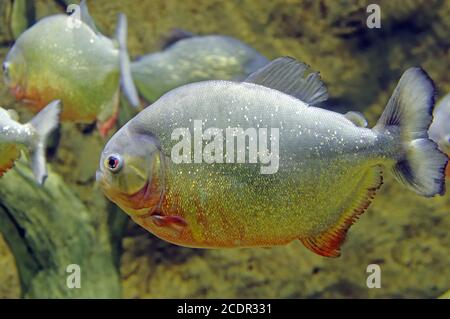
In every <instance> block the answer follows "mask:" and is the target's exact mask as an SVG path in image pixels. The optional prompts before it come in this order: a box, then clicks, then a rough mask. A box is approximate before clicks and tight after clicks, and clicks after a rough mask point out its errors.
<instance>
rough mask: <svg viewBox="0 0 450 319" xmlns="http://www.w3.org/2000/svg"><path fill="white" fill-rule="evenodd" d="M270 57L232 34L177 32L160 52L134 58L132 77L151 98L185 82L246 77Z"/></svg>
mask: <svg viewBox="0 0 450 319" xmlns="http://www.w3.org/2000/svg"><path fill="white" fill-rule="evenodd" d="M268 62H269V61H268V60H267V59H266V58H265V57H264V56H262V55H261V54H259V53H258V52H257V51H256V50H254V49H253V48H251V47H249V46H248V45H246V44H245V43H243V42H241V41H239V40H237V39H234V38H232V37H227V36H221V35H209V36H194V35H191V34H188V33H186V32H183V31H178V32H175V33H174V35H173V36H172V39H170V40H169V41H168V46H167V47H166V48H165V49H164V50H163V51H161V52H155V53H151V54H148V55H145V56H143V57H141V58H139V59H138V60H136V61H134V62H132V64H131V72H132V76H133V80H134V81H135V83H136V86H137V87H138V89H139V93H141V94H142V95H143V96H144V97H145V98H146V99H147V100H148V101H151V102H153V101H156V100H157V99H158V98H159V97H160V96H161V95H163V94H164V93H166V92H168V91H170V90H172V89H174V88H176V87H179V86H181V85H184V84H188V83H192V82H198V81H204V80H240V81H242V80H244V79H245V78H246V77H247V76H248V75H249V74H250V73H253V72H254V71H256V70H257V69H259V68H260V67H262V66H264V65H266V64H267V63H268Z"/></svg>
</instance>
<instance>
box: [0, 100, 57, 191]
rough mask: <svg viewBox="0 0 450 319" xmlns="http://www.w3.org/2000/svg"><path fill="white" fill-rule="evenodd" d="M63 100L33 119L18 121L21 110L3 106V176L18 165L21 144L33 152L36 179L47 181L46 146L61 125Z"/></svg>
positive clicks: (0, 125)
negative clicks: (24, 121) (22, 122)
mask: <svg viewBox="0 0 450 319" xmlns="http://www.w3.org/2000/svg"><path fill="white" fill-rule="evenodd" d="M60 104H61V103H60V101H53V102H51V103H50V104H49V105H47V106H46V107H45V108H43V109H42V110H41V111H40V112H39V113H38V114H37V115H36V116H35V117H33V118H32V119H31V121H30V122H28V123H26V124H20V123H19V122H17V118H18V116H17V113H15V112H14V111H13V110H5V109H3V108H1V107H0V154H1V155H0V177H1V176H3V174H4V173H5V172H6V171H8V170H9V169H11V168H12V167H13V166H14V162H15V161H16V160H17V159H19V157H20V149H21V147H26V148H28V149H29V151H30V153H31V168H32V170H33V174H34V176H35V179H36V182H37V183H39V184H41V185H42V184H43V183H44V181H45V179H46V177H47V168H46V161H45V146H46V142H47V138H48V136H49V134H50V133H51V132H52V131H53V130H54V129H55V128H56V127H57V126H58V123H59V114H60V111H61V105H60Z"/></svg>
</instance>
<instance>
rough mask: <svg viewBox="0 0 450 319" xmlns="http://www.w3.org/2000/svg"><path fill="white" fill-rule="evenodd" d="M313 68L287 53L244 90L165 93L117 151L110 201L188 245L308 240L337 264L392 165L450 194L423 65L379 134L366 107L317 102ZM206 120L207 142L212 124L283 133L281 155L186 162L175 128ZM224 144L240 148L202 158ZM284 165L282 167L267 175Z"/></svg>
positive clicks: (320, 92) (109, 154) (427, 189)
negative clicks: (433, 134) (431, 135)
mask: <svg viewBox="0 0 450 319" xmlns="http://www.w3.org/2000/svg"><path fill="white" fill-rule="evenodd" d="M307 70H308V67H307V66H306V65H305V64H303V63H299V62H297V61H295V60H294V59H291V58H279V59H276V60H274V61H273V62H271V63H270V64H268V65H267V66H265V67H263V68H261V69H260V70H258V71H256V72H255V73H253V74H252V75H250V76H249V77H248V78H247V79H246V80H245V81H244V82H241V83H240V82H230V81H204V82H198V83H193V84H188V85H185V86H182V87H179V88H177V89H175V90H173V91H171V92H169V93H167V94H165V95H164V96H162V97H161V98H160V99H159V100H158V101H156V102H155V103H154V104H153V105H152V107H151V108H146V109H144V110H143V111H142V112H140V113H139V114H138V115H137V116H136V117H134V118H133V119H132V120H130V121H129V122H128V123H127V124H126V125H125V126H123V127H122V128H121V129H120V130H119V131H118V132H116V134H115V135H114V136H113V137H112V138H111V139H110V140H109V142H108V143H107V145H106V146H105V148H104V150H103V152H102V155H101V159H100V165H99V169H98V171H97V181H98V182H99V184H100V186H101V187H102V189H103V191H104V193H105V195H106V196H107V197H108V198H109V199H110V200H111V201H113V202H115V203H116V204H117V205H119V206H120V207H121V208H122V209H123V210H124V211H125V212H127V213H128V214H129V215H130V216H131V218H132V219H133V220H134V221H135V222H136V223H138V224H139V225H141V226H142V227H144V228H145V229H147V230H148V231H150V232H152V233H153V234H155V235H156V236H158V237H160V238H162V239H164V240H167V241H169V242H171V243H175V244H178V245H182V246H188V247H199V248H220V247H252V246H258V247H268V246H274V245H283V244H287V243H289V242H291V241H293V240H295V239H299V240H300V241H301V242H302V243H303V244H304V245H305V246H306V247H307V248H309V249H310V250H312V251H314V252H315V253H317V254H319V255H322V256H327V257H337V256H339V255H340V246H341V244H342V243H343V241H344V239H345V236H346V233H347V231H348V230H349V228H350V226H351V225H352V224H353V223H354V222H355V221H356V220H357V219H358V217H359V215H361V214H362V213H363V212H364V211H365V210H366V209H367V207H368V206H369V205H370V203H371V201H372V199H373V198H374V196H375V194H376V192H377V190H378V189H379V188H380V186H381V184H382V171H383V169H384V168H385V169H388V170H390V171H391V172H392V173H393V174H394V176H395V177H396V179H397V180H398V181H399V182H400V183H402V184H404V185H405V186H406V187H407V188H409V189H411V190H412V191H414V192H416V193H417V194H419V195H422V196H426V197H432V196H435V195H442V194H444V193H445V183H444V182H445V181H444V169H445V166H446V164H447V157H446V156H445V154H443V153H442V152H441V151H439V149H438V147H437V145H436V144H435V143H434V142H433V141H432V140H430V139H428V134H427V131H428V127H429V125H430V123H431V119H432V117H431V111H430V110H432V109H433V107H434V93H435V90H434V86H433V84H432V81H431V80H430V78H429V77H428V75H427V74H426V73H425V72H424V71H423V70H422V69H420V68H411V69H408V70H407V71H406V72H405V73H404V74H403V75H402V77H401V78H400V81H399V83H398V85H397V87H396V88H395V90H394V93H393V94H392V97H391V98H390V100H389V101H388V103H387V106H386V109H385V110H384V112H383V114H382V115H381V117H380V119H379V120H378V123H377V124H376V125H375V127H373V128H371V129H370V128H366V127H365V126H366V125H367V122H366V121H365V119H364V118H363V117H362V115H360V114H358V113H356V112H351V113H347V114H346V115H342V114H340V113H336V112H332V111H329V110H325V109H321V108H318V107H314V106H313V105H317V103H319V102H322V101H324V100H326V98H327V95H328V94H327V90H326V87H325V85H324V84H323V83H322V81H321V80H320V76H319V74H318V73H316V72H312V73H309V72H308V73H309V74H308V75H307V76H305V73H306V71H307ZM196 119H197V120H201V123H206V124H205V125H203V124H202V129H201V130H200V131H201V132H200V133H201V134H202V135H203V134H204V133H203V126H205V127H204V129H205V130H206V129H208V128H214V129H219V131H220V130H221V129H222V130H226V128H242V129H243V130H245V129H249V128H265V129H267V130H269V129H272V128H274V129H278V130H279V137H278V138H277V137H276V136H275V137H274V136H272V135H271V138H270V143H271V147H270V152H271V154H272V155H274V154H275V156H270V158H271V161H270V162H267V161H265V162H263V161H260V163H258V162H256V163H235V162H234V161H233V160H234V156H235V155H234V154H235V153H236V154H239V153H240V152H243V153H244V155H245V156H247V155H246V154H245V153H246V152H247V149H246V148H245V147H244V148H242V149H239V148H236V149H237V151H236V150H235V147H234V146H235V145H234V144H231V145H232V146H231V147H230V150H231V152H232V153H231V154H232V156H228V151H230V150H228V147H227V154H226V155H227V156H226V155H224V158H219V160H217V159H216V158H215V159H214V161H212V162H211V161H210V160H209V162H206V161H205V159H204V158H202V159H203V160H200V161H199V162H195V161H193V160H192V158H189V156H186V158H187V160H183V161H182V162H178V161H174V160H173V157H172V155H173V151H174V149H175V147H176V146H177V145H179V143H181V142H183V143H184V142H185V141H184V139H183V141H181V142H180V141H179V140H177V136H178V135H179V134H178V133H177V134H175V139H174V132H177V131H176V130H179V129H180V128H184V129H185V130H186V129H187V130H188V132H189V134H188V133H184V134H185V135H186V136H189V137H191V136H194V139H195V136H196V131H197V134H199V133H198V131H199V130H198V126H197V129H196V127H195V120H196ZM355 123H356V124H355ZM205 132H206V131H205ZM268 136H269V135H268V133H266V137H268ZM216 138H217V139H218V141H221V140H220V138H222V143H220V142H219V145H222V147H223V145H227V144H228V142H229V141H228V139H226V141H225V140H224V137H223V135H222V136H220V134H217V135H212V136H211V137H210V139H209V140H208V141H209V143H208V144H207V145H206V146H205V147H204V149H203V145H202V144H200V147H201V149H200V151H201V153H200V157H202V156H203V155H202V154H203V153H204V152H206V149H207V147H209V148H210V147H211V145H215V144H214V143H215V141H216ZM225 138H227V137H225ZM232 139H233V140H234V137H232ZM244 140H245V137H244ZM189 141H190V140H189V139H188V142H189ZM274 141H275V142H276V144H275V143H274ZM259 142H260V137H258V143H259ZM191 143H194V144H193V145H194V146H193V145H192V144H191ZM191 143H187V144H186V146H185V151H186V150H187V152H188V153H187V154H191V147H192V148H193V152H192V153H194V155H195V153H196V152H197V151H196V149H195V145H197V144H198V143H197V142H195V141H194V142H191ZM195 143H197V144H195ZM255 143H256V142H255ZM267 143H269V142H268V141H267ZM272 143H274V144H272ZM249 145H250V144H249ZM275 145H277V146H275ZM266 146H267V144H266ZM197 147H198V146H197ZM219 149H221V147H220V146H219ZM275 151H277V152H275ZM177 152H178V151H177ZM211 152H212V151H211ZM216 152H219V151H218V149H217V148H215V149H214V154H215V155H217V154H216ZM267 152H268V150H267ZM178 153H179V152H178ZM218 154H219V155H222V153H221V152H219V153H218ZM258 154H265V155H264V156H265V157H267V156H268V154H267V153H266V151H264V150H263V152H262V153H260V150H259V149H258ZM184 155H185V154H183V155H182V156H184ZM249 155H250V153H249ZM258 156H261V155H258ZM244 158H246V157H244ZM225 159H226V160H227V161H225ZM229 159H232V161H231V162H229V161H228V160H229ZM266 159H267V158H266ZM272 161H273V162H275V163H277V167H276V170H275V171H274V172H272V173H271V174H265V173H264V174H262V173H261V172H262V171H261V170H262V169H263V168H267V167H266V166H267V164H272V163H273V162H272ZM263 164H264V165H263Z"/></svg>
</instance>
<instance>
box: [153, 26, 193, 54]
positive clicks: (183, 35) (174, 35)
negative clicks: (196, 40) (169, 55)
mask: <svg viewBox="0 0 450 319" xmlns="http://www.w3.org/2000/svg"><path fill="white" fill-rule="evenodd" d="M194 36H195V35H194V34H193V33H191V32H188V31H184V30H182V29H177V28H175V29H172V30H171V31H170V33H169V35H168V36H167V37H166V38H165V39H164V41H163V44H162V46H161V48H162V50H165V49H167V48H168V47H170V46H172V45H173V44H175V43H177V42H178V41H180V40H184V39H189V38H192V37H194Z"/></svg>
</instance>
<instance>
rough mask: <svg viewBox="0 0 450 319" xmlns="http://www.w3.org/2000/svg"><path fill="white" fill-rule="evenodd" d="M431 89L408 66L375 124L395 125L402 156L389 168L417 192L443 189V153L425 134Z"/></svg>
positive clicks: (382, 126)
mask: <svg viewBox="0 0 450 319" xmlns="http://www.w3.org/2000/svg"><path fill="white" fill-rule="evenodd" d="M434 97H435V89H434V85H433V82H432V81H431V79H430V78H429V76H428V75H427V74H426V73H425V71H423V70H422V69H420V68H410V69H408V70H406V72H405V73H404V74H403V75H402V77H401V78H400V81H399V83H398V84H397V87H396V88H395V90H394V93H393V94H392V96H391V98H390V100H389V102H388V104H387V106H386V109H385V111H384V112H383V114H382V115H381V118H380V119H379V120H378V123H377V125H376V127H377V128H378V129H385V128H389V127H391V128H392V127H398V131H399V134H400V139H401V143H400V144H401V145H402V148H403V149H402V150H401V151H400V152H401V153H402V154H403V156H401V157H400V159H399V160H398V162H397V163H396V165H395V166H394V168H393V173H394V175H395V177H396V179H397V180H398V181H400V182H401V183H403V184H405V185H406V186H408V187H409V188H411V189H412V190H414V191H415V192H417V193H418V194H420V195H423V196H427V197H431V196H435V195H437V194H440V195H443V194H444V193H445V176H444V171H445V166H446V164H447V156H445V155H444V154H443V153H442V152H441V151H439V149H438V146H437V145H436V144H435V143H434V142H433V141H432V140H430V139H429V138H428V128H429V126H430V124H431V120H432V111H433V108H434Z"/></svg>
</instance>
